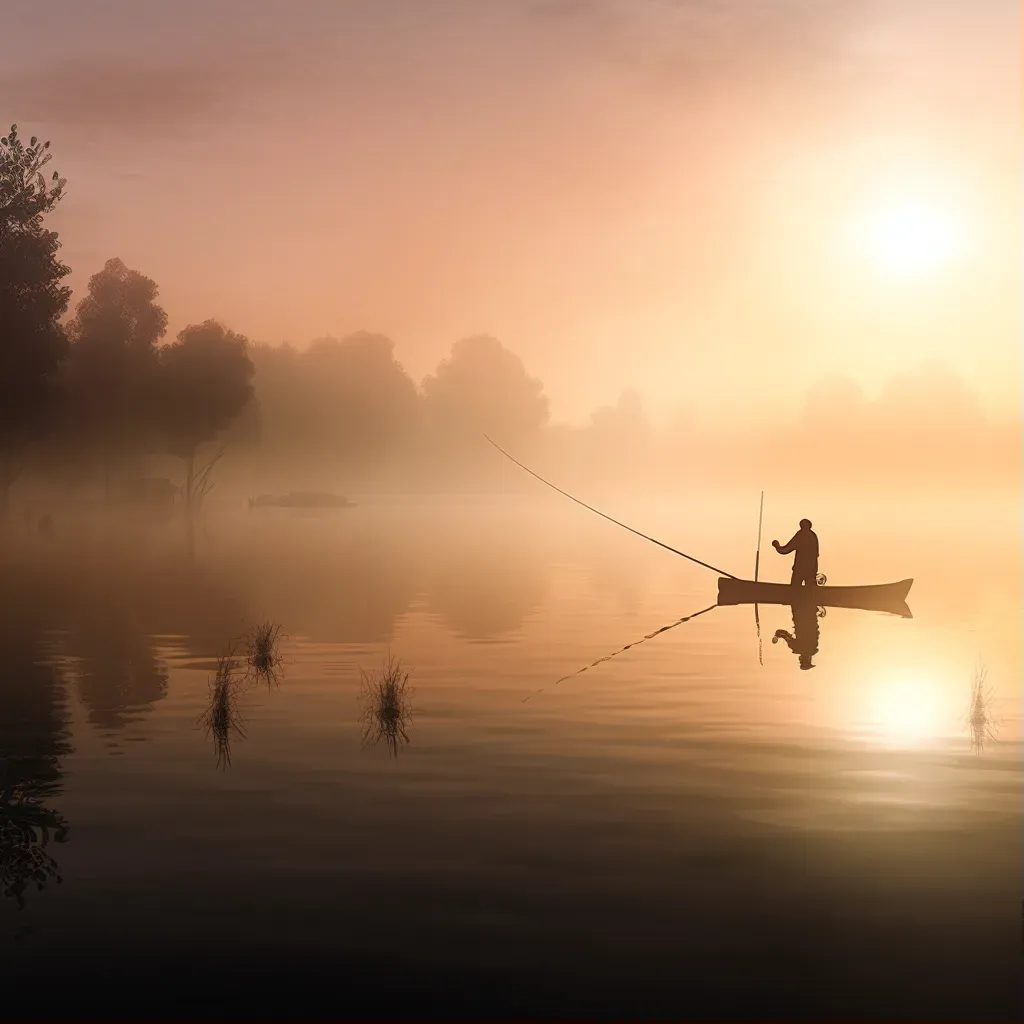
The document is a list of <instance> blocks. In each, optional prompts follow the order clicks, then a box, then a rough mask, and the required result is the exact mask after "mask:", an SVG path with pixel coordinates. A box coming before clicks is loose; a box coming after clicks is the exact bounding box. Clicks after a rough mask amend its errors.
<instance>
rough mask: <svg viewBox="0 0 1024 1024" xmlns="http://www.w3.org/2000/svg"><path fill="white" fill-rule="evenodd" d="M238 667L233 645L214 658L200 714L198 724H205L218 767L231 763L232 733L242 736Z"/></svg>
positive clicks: (224, 766)
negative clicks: (207, 694) (207, 698)
mask: <svg viewBox="0 0 1024 1024" xmlns="http://www.w3.org/2000/svg"><path fill="white" fill-rule="evenodd" d="M238 667H239V666H238V661H237V660H236V658H235V652H234V649H232V650H231V651H229V652H228V653H227V654H226V655H224V656H223V657H221V658H220V659H219V660H218V661H217V672H216V674H215V675H214V677H213V679H212V680H211V682H210V703H209V706H208V707H207V709H206V711H204V712H203V714H202V715H200V717H199V724H200V725H203V726H205V727H206V735H207V736H209V737H211V738H212V739H213V749H214V753H215V754H216V755H217V767H219V768H227V767H228V765H230V764H231V740H232V734H233V733H237V734H238V735H239V736H241V737H242V738H243V739H244V738H245V732H244V730H243V729H242V719H241V717H240V715H239V713H238V695H239V680H238V679H237V677H236V675H235V673H236V672H237V670H238Z"/></svg>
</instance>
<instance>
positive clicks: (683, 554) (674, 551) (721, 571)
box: [484, 434, 737, 580]
mask: <svg viewBox="0 0 1024 1024" xmlns="http://www.w3.org/2000/svg"><path fill="white" fill-rule="evenodd" d="M484 437H486V438H487V440H488V441H490V442H491V444H493V445H494V447H495V448H497V449H498V451H499V452H501V454H502V455H504V456H505V458H506V459H510V460H511V461H512V462H514V463H515V464H516V465H517V466H518V467H519V468H520V469H524V470H526V472H527V473H529V474H530V476H532V477H536V478H537V479H538V480H539V481H540V482H541V483H542V484H546V485H547V486H548V487H550V488H551V489H552V490H553V491H558V493H559V494H561V495H564V496H565V497H566V498H568V499H569V500H570V501H575V502H576V504H577V505H582V506H583V507H584V508H585V509H589V510H590V511H591V512H596V513H597V514H598V515H599V516H600V517H601V518H602V519H607V520H608V522H610V523H614V524H615V525H616V526H621V527H622V528H623V529H624V530H629V532H630V533H635V534H636V535H637V536H638V537H643V539H644V540H649V541H650V542H651V543H652V544H657V545H658V547H659V548H664V549H665V550H666V551H671V552H672V554H674V555H680V556H681V557H683V558H686V559H689V561H691V562H696V563H697V565H702V566H704V568H705V569H710V570H711V571H712V572H717V573H718V574H719V575H720V576H728V577H729V579H731V580H734V579H737V577H736V576H734V575H733V574H732V573H731V572H726V571H725V570H724V569H717V568H716V567H715V566H713V565H708V563H707V562H702V561H701V560H700V559H699V558H694V557H693V555H688V554H686V552H685V551H680V550H678V549H677V548H674V547H671V546H669V545H668V544H664V543H662V542H661V541H660V540H657V539H656V538H654V537H648V536H647V534H646V533H641V532H640V531H639V530H634V529H633V527H632V526H627V525H626V524H625V523H620V522H619V521H618V519H612V517H611V516H608V515H605V514H604V513H603V512H602V511H600V509H596V508H594V506H593V505H588V504H587V503H586V502H585V501H580V499H579V498H574V497H573V496H572V495H571V494H570V493H569V492H568V491H563V490H562V488H561V487H556V486H555V485H554V484H553V483H551V481H550V480H545V479H544V477H542V476H541V475H540V474H539V473H534V471H533V470H532V469H530V468H529V467H528V466H524V465H523V464H522V463H521V462H520V461H519V460H518V459H515V458H513V457H512V456H511V455H509V453H508V452H507V451H505V449H504V448H502V447H501V445H499V444H497V443H496V442H494V441H491V439H490V438H489V437H487V435H486V434H484Z"/></svg>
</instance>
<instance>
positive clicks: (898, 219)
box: [857, 199, 963, 277]
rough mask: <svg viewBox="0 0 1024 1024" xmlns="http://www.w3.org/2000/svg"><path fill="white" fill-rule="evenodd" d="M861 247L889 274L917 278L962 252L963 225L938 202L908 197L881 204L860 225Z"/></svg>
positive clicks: (858, 227) (858, 226)
mask: <svg viewBox="0 0 1024 1024" xmlns="http://www.w3.org/2000/svg"><path fill="white" fill-rule="evenodd" d="M857 229H858V234H859V235H860V242H861V246H862V247H863V248H864V249H865V250H866V251H867V253H868V255H869V256H870V257H871V259H872V260H873V262H875V263H876V264H877V265H878V266H880V267H881V268H882V269H883V270H884V271H885V272H886V273H889V274H892V275H893V276H897V277H914V276H919V275H923V274H927V273H930V272H932V271H935V270H937V269H939V268H940V267H942V266H943V265H945V264H947V263H949V262H951V261H952V260H953V259H955V258H956V257H957V256H958V255H959V254H960V252H961V250H962V247H963V237H962V230H961V225H960V224H959V222H958V220H957V218H956V217H955V216H954V215H953V214H952V212H951V211H949V210H946V209H943V208H942V207H941V206H939V205H938V204H935V203H931V202H927V201H923V200H912V199H906V200H901V201H898V202H893V203H890V204H888V205H884V206H880V207H878V208H877V209H875V210H874V211H872V212H871V213H870V214H867V215H865V216H864V218H863V219H862V220H861V221H860V222H859V223H858V225H857Z"/></svg>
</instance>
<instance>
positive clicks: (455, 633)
mask: <svg viewBox="0 0 1024 1024" xmlns="http://www.w3.org/2000/svg"><path fill="white" fill-rule="evenodd" d="M585 515H586V514H585V513H582V512H580V513H578V515H577V514H576V513H575V512H572V513H570V514H569V515H565V516H563V515H558V516H549V515H548V514H547V513H546V512H545V513H544V514H543V515H542V514H541V513H539V512H537V511H536V510H531V509H529V508H518V507H513V508H506V509H504V510H500V509H495V508H493V507H488V508H475V509H469V510H467V509H463V510H461V511H458V510H456V509H455V508H454V506H449V507H447V508H439V507H433V508H429V509H428V508H420V507H417V508H413V507H408V508H402V507H391V508H387V509H384V508H364V507H360V508H359V509H356V510H349V511H346V512H343V513H332V514H330V515H326V516H319V517H317V516H302V515H291V514H286V513H281V514H277V513H276V512H268V513H267V514H266V515H265V516H262V515H259V514H257V515H255V516H249V517H242V516H239V517H236V518H235V519H231V520H216V519H215V520H214V521H213V522H211V523H210V526H209V529H208V531H207V532H206V533H203V532H200V534H199V536H197V537H196V539H195V543H194V546H193V557H189V555H188V546H187V544H186V543H185V540H184V538H183V536H182V533H181V530H180V527H177V526H171V527H167V528H162V529H161V528H152V529H145V530H144V529H142V528H139V529H135V528H128V527H124V526H118V527H117V528H116V529H114V528H111V529H109V530H107V531H106V532H105V533H104V532H103V531H99V530H97V529H96V528H86V527H84V526H83V527H81V529H77V530H76V529H75V528H73V527H72V526H67V527H66V528H65V529H64V530H63V531H62V532H61V533H60V535H59V536H58V537H57V539H56V540H55V541H54V542H53V543H52V544H44V543H42V542H39V541H35V542H33V543H32V544H27V543H25V542H24V541H19V546H18V548H17V549H16V550H15V551H14V552H13V553H10V552H9V553H8V555H6V556H5V558H6V563H5V572H4V583H3V601H4V605H3V607H4V611H5V618H4V624H3V626H2V629H0V644H2V658H3V661H2V665H0V672H2V674H0V709H2V719H0V757H2V760H3V765H4V773H5V774H4V776H3V778H4V782H3V787H4V788H3V793H2V807H0V829H2V830H3V831H2V833H0V844H2V845H0V870H2V871H3V873H4V874H3V879H2V881H3V885H4V888H5V889H6V890H7V891H8V895H7V898H5V899H2V900H0V942H2V943H3V963H4V965H5V966H4V972H5V975H6V977H7V979H8V985H7V986H5V990H6V995H5V997H4V998H5V1004H6V1005H5V1009H6V1010H7V1012H8V1014H9V1015H15V1014H17V1015H25V1014H32V1015H36V1016H54V1015H59V1014H76V1015H91V1016H109V1015H113V1014H122V1015H124V1014H130V1015H134V1016H154V1015H161V1014H176V1015H181V1014H185V1015H189V1016H213V1015H225V1014H239V1015H246V1016H252V1015H262V1016H268V1015H291V1016H302V1015H319V1016H327V1015H329V1016H339V1015H341V1016H353V1015H366V1014H379V1015H394V1014H413V1015H435V1016H441V1015H451V1014H463V1015H487V1016H501V1015H512V1014H517V1015H522V1014H529V1015H533V1016H542V1015H545V1016H553V1015H559V1016H565V1015H567V1014H568V1015H572V1014H576V1015H583V1014H586V1015H604V1016H624V1015H629V1016H663V1017H668V1016H670V1017H677V1018H678V1017H686V1016H697V1015H700V1016H708V1015H711V1016H728V1015H741V1014H742V1015H758V1016H762V1017H764V1016H784V1017H788V1018H800V1017H811V1016H815V1017H820V1016H822V1015H825V1016H832V1017H844V1018H850V1017H858V1016H859V1017H864V1016H876V1017H886V1018H889V1019H893V1018H899V1017H916V1018H924V1017H930V1018H935V1017H942V1018H953V1017H958V1018H965V1017H968V1018H973V1019H979V1018H996V1017H1001V1018H1008V1017H1013V1016H1018V1015H1019V1011H1020V1009H1021V980H1020V979H1021V966H1022V954H1024V947H1022V934H1021V927H1022V918H1021V912H1022V904H1021V896H1022V866H1021V865H1022V860H1021V853H1022V850H1021V781H1022V772H1021V758H1020V755H1021V733H1020V720H1021V719H1020V705H1019V685H1018V680H1019V667H1020V665H1019V650H1018V640H1017V630H1018V625H1019V621H1020V620H1019V582H1018V576H1017V573H1016V562H1015V559H1012V560H1010V561H1008V560H1007V558H1006V551H1007V544H1011V545H1012V544H1015V538H1014V533H1015V523H1014V522H1013V520H1014V518H1015V517H1013V516H1010V517H1008V518H1007V519H1005V520H1001V522H1003V523H1004V529H1003V531H1002V532H1000V528H993V527H992V523H991V521H990V522H989V524H988V525H989V529H988V531H987V532H984V533H981V534H979V533H978V532H977V531H975V532H973V533H971V536H972V537H973V538H975V542H976V543H975V546H974V547H973V548H972V549H971V550H970V552H968V553H963V552H961V553H959V554H958V553H956V552H951V551H950V545H949V538H950V536H951V534H961V533H963V532H964V531H965V530H966V529H967V527H966V526H965V524H964V523H962V522H960V521H958V522H956V523H954V524H952V525H950V524H945V525H943V524H938V523H934V524H932V525H931V526H930V527H928V528H923V527H922V526H921V524H920V523H919V522H918V523H915V524H908V525H907V526H906V527H902V528H899V529H896V530H894V531H893V530H892V529H890V532H889V534H888V537H887V540H886V541H885V542H884V543H883V542H882V541H881V540H880V539H879V538H877V537H870V538H869V539H870V543H867V544H865V529H866V528H865V527H864V526H863V521H858V522H857V525H856V528H854V527H853V526H852V525H851V524H850V523H840V522H839V521H838V520H832V521H829V520H827V518H826V521H825V523H824V528H823V526H822V525H821V524H819V523H818V522H816V524H815V525H816V528H818V529H819V531H820V532H821V533H822V536H823V568H824V569H825V570H826V571H827V572H828V574H829V579H830V582H835V583H843V582H885V581H888V580H891V579H899V578H903V577H904V576H915V577H916V579H917V582H916V583H915V585H914V589H913V590H912V592H911V595H910V606H911V608H912V609H913V612H914V618H913V619H912V620H903V619H898V618H894V617H889V616H883V615H879V614H875V613H867V612H856V611H849V610H843V609H830V610H829V611H828V613H827V615H826V616H825V617H824V618H821V619H819V620H817V627H818V631H819V632H818V636H817V638H816V644H815V646H817V647H818V653H817V654H816V655H814V658H813V660H814V665H815V667H814V669H813V670H810V671H801V670H800V669H799V666H798V659H797V657H796V656H794V654H793V653H792V652H791V651H790V650H789V648H788V646H787V644H786V643H785V642H784V641H780V642H778V643H776V644H772V643H771V639H772V637H773V635H774V634H775V632H776V630H778V629H785V630H788V631H792V630H793V622H792V618H791V616H790V612H789V609H787V608H778V607H776V608H761V609H760V626H761V634H762V639H763V645H762V646H763V651H762V654H763V661H764V664H763V667H762V666H761V665H760V664H759V660H758V639H757V634H756V630H755V624H754V619H753V610H752V609H751V608H749V607H737V608H718V609H715V610H713V611H711V612H709V613H707V614H705V615H702V616H700V617H698V618H696V619H694V620H692V621H690V622H687V623H684V624H682V625H680V626H678V627H677V628H675V629H672V630H669V631H667V632H665V633H663V634H661V635H659V636H657V637H655V638H653V639H651V640H649V641H646V642H645V643H643V644H641V645H640V646H638V647H635V648H633V649H631V650H629V651H627V652H625V653H623V654H621V655H619V656H617V657H615V658H613V659H612V660H610V661H608V662H604V663H602V664H600V665H598V666H596V667H594V668H592V669H590V670H588V671H586V672H584V673H582V674H581V675H578V676H576V677H574V678H571V679H567V680H565V681H563V682H561V683H559V684H558V685H557V686H551V684H552V683H553V682H554V681H555V680H556V679H558V678H559V677H560V676H564V675H566V674H567V673H569V672H573V671H575V670H576V669H577V668H579V667H580V666H582V665H584V664H587V663H589V662H592V661H594V660H595V659H596V658H598V657H601V656H602V655H605V654H609V653H611V652H612V651H613V650H615V649H617V648H619V647H621V646H622V645H624V644H627V643H629V642H630V641H633V640H636V639H638V638H640V637H641V636H643V635H644V634H646V633H649V632H651V631H653V630H655V629H657V628H658V627H660V626H662V625H665V624H667V623H669V622H671V621H673V620H675V619H678V618H679V617H680V616H682V615H685V614H687V613H689V612H694V611H698V610H700V609H702V608H704V607H706V606H707V605H710V604H711V603H712V602H713V601H714V597H715V578H714V576H713V575H712V574H710V573H706V572H705V571H704V570H701V569H699V568H696V567H693V566H690V565H688V564H687V563H684V562H682V561H681V560H676V559H673V558H672V557H671V556H669V555H666V554H665V553H663V552H661V551H659V550H658V549H656V548H653V547H650V546H648V545H645V544H644V543H643V542H642V541H639V540H635V539H634V538H631V537H629V535H627V534H624V533H622V532H621V531H617V530H616V529H615V528H614V527H611V526H607V525H606V524H603V523H601V522H600V521H597V522H591V521H590V520H588V519H586V518H585ZM580 517H584V518H582V521H581V518H580ZM653 518H654V519H655V522H654V523H653V524H652V527H653V526H656V527H657V528H658V529H660V530H662V532H663V533H664V534H665V535H666V539H668V540H669V541H670V542H671V541H672V540H673V539H676V538H677V537H678V536H679V533H680V529H679V527H678V525H677V526H676V528H675V537H673V535H672V529H671V524H670V523H668V522H657V516H653ZM816 518H818V517H816ZM694 519H695V520H696V521H693V522H690V523H688V524H687V526H686V528H685V531H683V532H685V533H686V534H688V535H690V536H693V535H700V536H702V537H704V538H709V537H711V538H713V540H712V541H710V542H709V541H708V540H707V539H705V540H704V541H703V548H702V550H701V551H699V552H698V554H700V555H702V556H703V557H707V558H710V559H711V560H712V561H715V560H716V559H718V560H719V561H720V563H722V564H725V565H726V567H731V566H739V567H742V566H743V565H745V564H746V563H747V562H749V561H750V552H749V551H748V550H747V548H749V547H750V546H751V545H750V544H749V543H747V538H746V536H743V537H740V539H739V540H736V539H735V538H736V536H738V534H739V533H740V531H741V529H746V531H747V533H749V532H750V531H749V524H748V523H742V524H741V523H739V522H738V521H737V523H735V524H734V523H733V522H732V521H731V520H729V519H728V517H726V518H724V519H723V517H722V515H720V514H717V513H708V514H706V515H704V517H703V518H701V517H700V516H698V515H697V514H696V513H694ZM650 521H651V520H650V519H649V520H648V522H650ZM734 527H735V529H734ZM716 531H717V532H716ZM781 532H782V529H781V527H780V528H779V529H778V530H774V531H773V530H772V528H771V527H769V529H768V532H767V533H766V545H765V547H766V548H767V540H768V539H770V538H771V537H772V536H775V535H777V534H779V533H781ZM787 536H788V535H787ZM979 536H980V537H982V539H983V540H984V541H985V544H981V545H980V546H979V544H978V543H977V538H978V537H979ZM719 537H721V538H725V537H730V538H733V539H730V540H725V539H718V538H719ZM783 539H785V538H783ZM986 545H987V546H986ZM782 565H783V563H782V560H781V559H778V560H777V563H773V562H770V561H766V562H765V570H764V571H763V573H762V575H763V576H767V577H768V578H775V579H779V578H781V576H782V574H783V571H784V570H783V568H782ZM261 617H271V618H273V619H275V620H277V621H279V622H281V623H282V624H283V626H284V629H285V631H286V634H287V635H286V638H285V641H284V644H283V648H282V650H283V655H284V664H283V666H282V670H281V673H280V679H279V685H278V686H276V687H273V686H267V685H262V684H261V685H258V686H253V687H252V688H250V689H249V690H248V691H246V692H245V693H244V694H242V695H241V696H240V698H239V701H238V714H239V716H240V720H241V727H242V729H243V730H244V736H243V735H236V736H235V737H234V741H233V744H232V747H231V763H230V765H229V766H226V767H224V766H218V764H217V760H216V754H215V750H214V745H213V743H212V742H211V739H210V738H209V737H208V736H207V735H206V734H205V732H204V730H203V728H202V727H201V726H199V725H197V719H199V718H200V716H201V715H202V714H203V711H204V708H205V707H206V706H207V704H208V701H209V683H210V680H211V678H212V677H213V675H214V672H215V670H216V663H217V656H218V655H219V654H222V653H225V652H226V650H227V648H228V643H229V641H230V639H231V638H232V637H233V636H237V635H239V634H240V633H241V632H242V631H243V629H244V628H245V626H246V624H248V623H252V622H254V621H256V620H257V619H259V618H261ZM389 649H390V651H392V652H393V653H394V654H395V655H396V656H397V657H399V658H400V659H401V660H402V662H403V663H404V664H405V665H406V666H407V667H408V668H409V669H410V670H411V672H412V675H411V678H410V685H411V686H412V687H414V690H415V692H414V694H413V697H412V706H413V718H412V722H411V724H410V726H409V728H408V736H409V742H408V743H400V744H399V748H398V756H397V757H392V756H391V754H390V751H389V750H388V749H387V747H386V746H385V745H377V746H373V745H371V746H364V745H363V744H362V738H363V732H364V725H363V722H362V721H361V719H360V707H359V702H358V697H359V692H360V685H361V679H360V672H359V669H360V667H361V668H363V669H364V670H367V671H370V670H372V669H375V668H376V667H377V666H378V665H379V664H380V662H381V660H382V658H383V656H384V655H385V653H386V652H387V651H388V650H389ZM981 662H984V664H985V665H986V666H987V668H988V684H989V685H990V686H991V687H992V688H993V689H994V691H995V698H996V700H995V704H994V705H992V709H991V717H992V718H993V719H998V722H996V723H995V724H994V725H993V729H992V730H989V731H995V737H996V739H998V742H992V741H991V738H990V739H989V741H988V742H986V743H984V745H983V749H981V750H978V749H972V734H971V730H970V727H969V724H968V723H966V722H965V719H966V718H967V717H969V712H970V708H969V705H970V684H971V679H972V677H973V673H974V669H975V666H976V664H979V663H981ZM542 687H548V688H547V689H544V691H543V692H542V693H539V694H537V695H536V696H534V697H532V698H531V699H530V700H529V701H527V702H525V703H524V702H523V698H524V697H526V696H527V695H529V694H530V693H532V692H534V691H537V690H539V689H541V688H542ZM974 738H975V739H982V740H984V739H985V737H984V736H975V737H974ZM44 826H45V829H44ZM65 828H66V834H65V833H64V829H65ZM44 831H48V833H49V842H48V843H47V845H46V846H45V848H44V847H43V846H42V844H41V840H42V838H43V837H44ZM58 839H60V840H63V842H58V841H57V840H58ZM43 855H46V856H52V858H53V861H52V863H51V862H50V861H47V860H46V859H45V858H44V856H43ZM50 869H52V870H53V871H57V872H59V874H60V876H61V877H62V879H63V880H62V882H60V883H59V884H58V883H57V881H56V879H55V878H52V877H49V876H48V875H47V871H48V870H50ZM40 870H41V871H42V872H43V874H42V875H38V876H32V873H33V872H38V871H40ZM29 876H32V877H37V878H38V880H39V881H41V882H42V888H41V889H39V888H37V886H36V883H35V881H32V884H29V885H28V886H27V887H26V888H25V890H24V892H23V893H19V892H18V891H17V890H18V888H19V884H18V883H19V879H22V880H26V879H28V878H29Z"/></svg>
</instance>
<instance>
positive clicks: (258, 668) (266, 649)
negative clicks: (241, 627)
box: [245, 619, 282, 685]
mask: <svg viewBox="0 0 1024 1024" xmlns="http://www.w3.org/2000/svg"><path fill="white" fill-rule="evenodd" d="M281 637H282V634H281V627H280V625H278V624H277V623H276V622H272V621H271V620H269V619H267V620H266V621H264V622H260V623H257V624H256V625H255V626H253V627H252V628H251V629H250V630H249V631H248V633H246V635H245V642H246V648H247V653H246V664H247V666H248V668H249V671H250V672H251V673H252V674H253V675H255V676H256V678H257V679H263V680H266V682H267V683H268V684H270V685H272V684H275V683H277V681H278V670H279V669H280V667H281V652H280V645H281Z"/></svg>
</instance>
